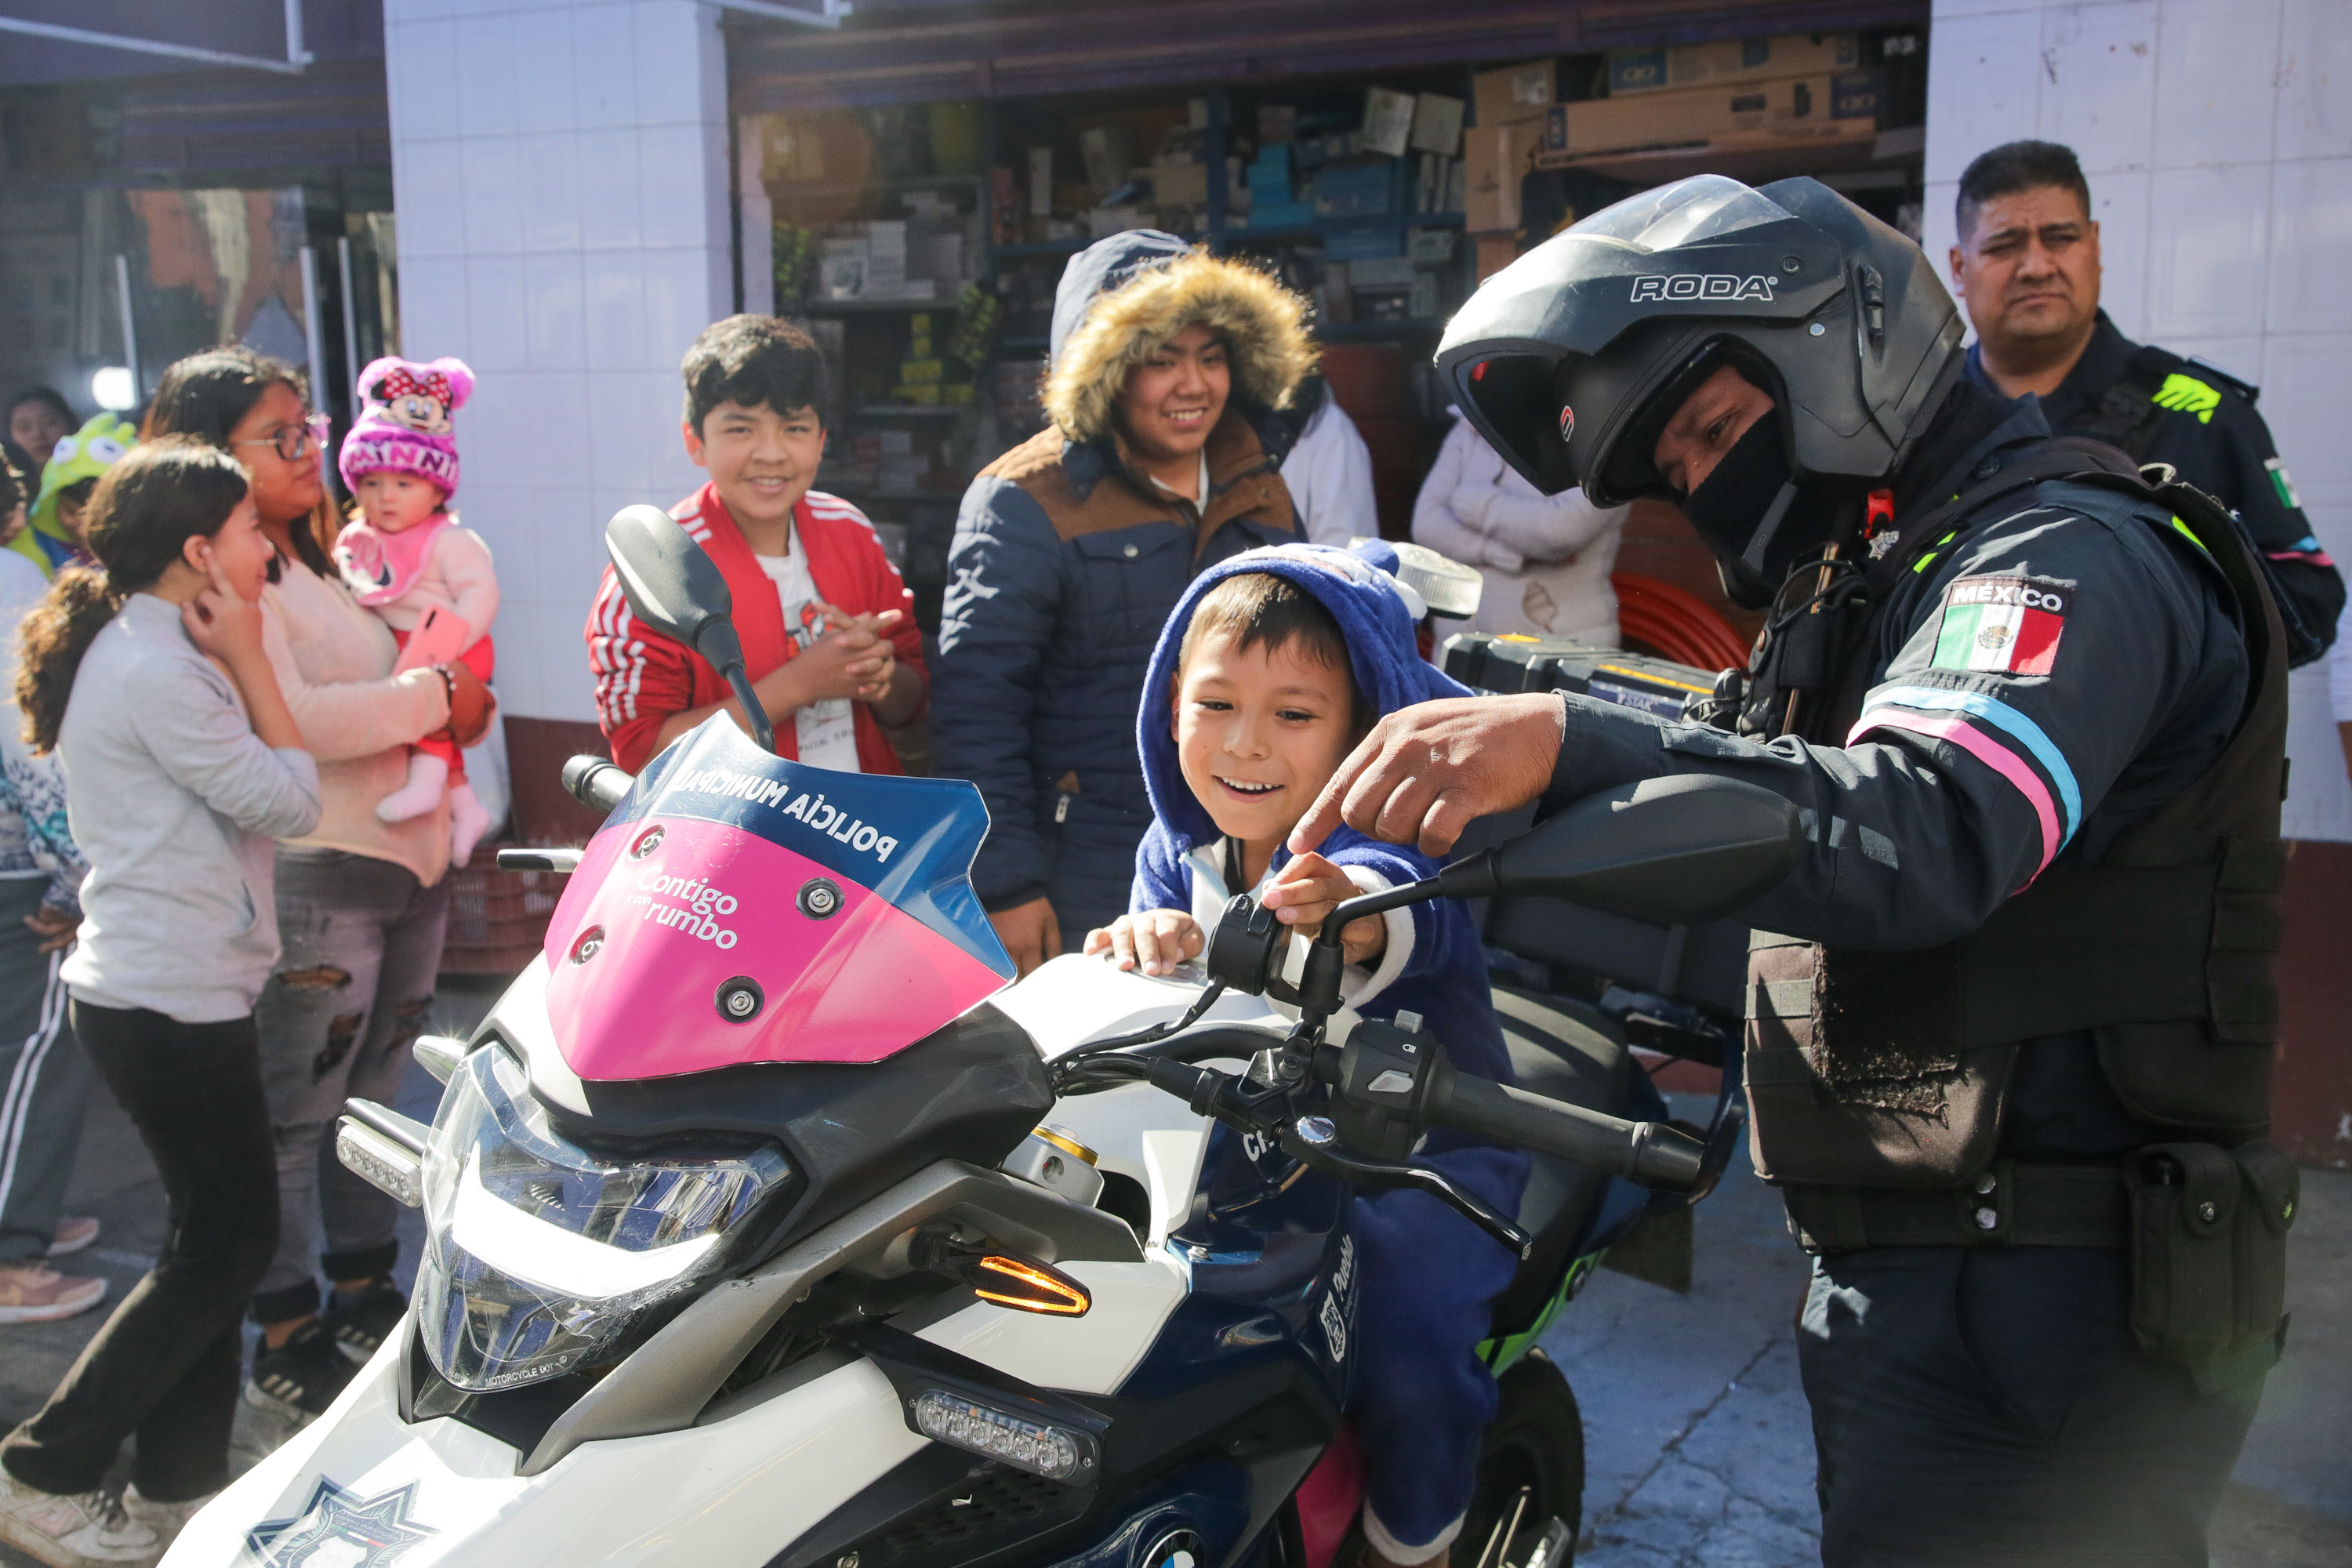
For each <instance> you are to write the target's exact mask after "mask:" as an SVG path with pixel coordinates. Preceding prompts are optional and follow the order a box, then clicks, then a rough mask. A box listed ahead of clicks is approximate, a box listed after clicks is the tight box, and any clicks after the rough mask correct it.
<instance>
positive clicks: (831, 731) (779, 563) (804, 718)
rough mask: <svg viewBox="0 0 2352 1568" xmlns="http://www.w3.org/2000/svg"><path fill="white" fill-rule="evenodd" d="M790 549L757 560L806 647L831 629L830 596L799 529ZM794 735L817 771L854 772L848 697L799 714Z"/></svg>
mask: <svg viewBox="0 0 2352 1568" xmlns="http://www.w3.org/2000/svg"><path fill="white" fill-rule="evenodd" d="M785 548H787V549H788V550H790V551H791V552H792V553H790V554H789V555H759V554H754V555H753V556H752V557H751V559H752V560H754V561H757V562H758V563H760V570H761V571H762V572H765V573H766V574H768V581H769V582H771V583H773V584H775V585H776V603H777V604H778V605H782V608H783V612H784V635H785V636H786V637H790V638H792V640H793V647H795V648H805V647H808V646H809V645H810V644H811V643H813V642H814V641H816V639H817V638H819V637H823V636H824V631H825V625H824V611H822V610H820V609H819V608H817V606H818V605H822V604H823V603H824V595H822V594H819V593H818V592H817V591H816V580H815V579H814V578H813V577H811V576H810V575H809V569H808V557H807V556H805V555H803V554H802V553H801V533H800V530H799V528H798V527H794V528H793V531H792V537H791V540H790V541H789V542H788V543H787V544H786V546H785ZM793 732H794V737H795V739H796V740H797V741H798V742H799V744H800V753H801V761H802V762H803V763H808V764H809V765H810V766H811V767H818V768H832V769H834V770H835V772H837V773H856V772H858V771H859V770H858V766H857V721H856V716H855V710H854V709H853V708H852V706H851V704H850V700H849V699H848V698H846V697H832V698H827V699H826V700H824V701H822V702H812V703H810V704H809V705H808V706H807V707H805V708H803V709H802V710H800V711H798V712H797V713H794V714H793Z"/></svg>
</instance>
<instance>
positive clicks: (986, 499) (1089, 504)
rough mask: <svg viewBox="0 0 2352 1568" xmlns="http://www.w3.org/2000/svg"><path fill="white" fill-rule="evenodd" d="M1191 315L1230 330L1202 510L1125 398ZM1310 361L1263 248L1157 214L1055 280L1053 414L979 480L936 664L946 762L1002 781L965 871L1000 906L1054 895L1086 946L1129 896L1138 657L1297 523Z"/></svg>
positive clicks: (936, 705)
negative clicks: (1301, 394) (1295, 408)
mask: <svg viewBox="0 0 2352 1568" xmlns="http://www.w3.org/2000/svg"><path fill="white" fill-rule="evenodd" d="M1194 322H1200V323H1202V324H1203V325H1206V326H1208V327H1210V328H1212V329H1213V330H1214V331H1217V332H1218V333H1219V334H1220V335H1221V336H1222V337H1223V339H1224V342H1225V344H1226V350H1227V355H1228V361H1229V363H1230V364H1231V365H1232V369H1233V394H1232V396H1231V398H1230V399H1229V401H1228V402H1227V405H1226V409H1225V414H1224V416H1223V418H1222V419H1221V420H1220V421H1219V422H1218V424H1217V426H1216V427H1215V428H1214V429H1213V431H1212V432H1211V433H1210V437H1209V441H1208V446H1207V447H1206V456H1207V458H1208V462H1209V487H1210V495H1209V504H1208V506H1207V508H1206V509H1205V510H1197V509H1195V508H1194V507H1193V505H1192V503H1191V502H1190V501H1189V500H1181V499H1179V498H1177V497H1174V496H1171V495H1170V494H1168V492H1166V491H1164V490H1161V489H1157V488H1156V487H1154V486H1153V485H1152V483H1151V481H1150V479H1146V478H1144V477H1143V475H1142V474H1141V473H1140V472H1139V470H1138V469H1137V468H1136V467H1135V466H1134V464H1133V463H1132V462H1131V461H1130V460H1129V453H1128V449H1127V446H1126V443H1125V440H1124V438H1123V437H1121V436H1120V435H1119V433H1118V430H1117V429H1116V428H1115V426H1114V424H1113V420H1112V411H1113V410H1114V409H1115V408H1116V406H1117V404H1118V395H1119V392H1120V389H1121V388H1122V387H1123V386H1124V384H1125V382H1126V377H1127V373H1128V371H1129V369H1130V368H1131V367H1133V366H1134V365H1137V364H1139V363H1142V362H1143V361H1144V360H1146V359H1148V358H1149V357H1150V355H1151V354H1152V353H1154V352H1155V351H1156V350H1157V349H1158V348H1159V346H1160V344H1161V343H1163V342H1166V341H1167V340H1168V339H1169V338H1171V337H1172V336H1174V335H1175V334H1176V333H1177V332H1179V331H1182V330H1183V329H1184V328H1185V327H1187V326H1189V325H1192V323H1194ZM1313 362H1314V351H1313V349H1312V348H1311V346H1310V345H1309V343H1308V341H1307V334H1306V331H1305V328H1304V327H1303V325H1302V324H1301V320H1300V301H1299V300H1298V299H1297V296H1295V295H1292V294H1290V293H1289V292H1288V291H1286V290H1285V289H1283V288H1282V287H1281V286H1280V285H1279V284H1277V283H1276V282H1275V281H1274V280H1273V279H1270V278H1268V277H1266V276H1265V274H1264V273H1261V272H1258V271H1256V270H1255V269H1254V268H1248V267H1246V266H1244V265H1242V264H1240V263H1236V262H1232V261H1225V260H1220V259H1218V258H1213V257H1211V256H1209V255H1207V254H1205V253H1203V252H1199V251H1194V250H1192V248H1191V247H1188V246H1186V245H1185V243H1184V242H1183V241H1182V240H1181V239H1178V238H1176V237H1174V236H1172V235H1166V234H1160V233H1158V232H1156V231H1152V230H1148V229H1147V230H1139V231H1135V232H1132V233H1128V234H1121V235H1117V236H1114V237H1111V238H1109V239H1106V240H1103V241H1100V242H1099V243H1097V244H1096V245H1095V246H1093V247H1091V248H1089V249H1087V250H1086V251H1083V252H1081V253H1080V254H1079V255H1077V256H1076V257H1074V258H1072V259H1071V261H1070V265H1069V268H1068V269H1067V270H1066V272H1065V273H1064V274H1063V278H1062V284H1061V288H1060V289H1059V291H1058V292H1057V293H1056V295H1055V309H1054V333H1053V345H1052V361H1051V363H1052V369H1051V371H1050V373H1049V374H1048V376H1047V379H1046V385H1045V406H1046V410H1047V412H1048V414H1050V415H1051V416H1052V417H1053V419H1054V424H1053V425H1052V426H1049V427H1047V429H1045V431H1044V432H1043V433H1042V434H1040V435H1039V436H1037V437H1035V438H1034V440H1031V441H1028V442H1026V443H1024V444H1023V445H1022V446H1020V447H1014V448H1013V450H1012V451H1010V452H1008V453H1006V454H1005V455H1004V456H1003V457H1002V458H998V459H997V460H996V461H995V462H994V463H992V464H991V465H990V466H989V467H988V468H986V469H984V470H983V471H982V473H981V475H980V477H979V478H978V479H974V480H973V481H972V485H971V489H970V490H969V491H967V492H966V494H965V496H964V499H963V508H962V510H961V514H960V515H959V516H958V518H957V520H956V533H955V542H954V544H953V546H952V547H951V549H950V554H949V558H948V570H949V584H948V591H947V600H946V605H945V608H944V610H943V613H942V615H941V617H940V658H939V663H938V665H937V666H936V667H935V669H934V673H933V677H932V682H933V684H932V694H931V731H932V737H933V745H934V758H935V765H936V766H937V768H938V771H939V772H940V773H942V774H944V775H947V776H950V777H955V778H967V779H970V780H971V781H972V782H973V783H974V784H978V785H979V786H980V789H981V793H982V795H983V796H984V797H985V798H986V800H987V802H988V811H989V819H990V821H989V832H988V838H987V841H986V842H985V843H984V844H983V845H982V847H981V851H980V858H979V860H978V862H977V863H976V864H975V865H974V866H973V868H972V882H973V885H974V887H975V888H976V889H978V891H979V893H980V897H981V901H982V904H983V905H985V906H986V907H987V908H988V909H989V910H992V911H994V910H1006V909H1011V908H1013V906H1014V905H1017V904H1022V903H1026V902H1028V901H1029V900H1032V899H1034V898H1036V897H1038V896H1039V895H1041V894H1042V895H1045V896H1046V897H1048V898H1050V899H1051V900H1052V901H1053V905H1054V910H1055V917H1056V919H1057V920H1058V921H1059V922H1060V925H1061V931H1062V939H1063V942H1064V945H1065V946H1066V947H1067V948H1069V949H1071V950H1073V951H1075V950H1076V947H1077V946H1078V944H1079V943H1080V942H1083V941H1084V940H1085V937H1086V933H1087V931H1088V930H1089V929H1091V928H1093V927H1095V926H1099V925H1107V924H1108V923H1109V922H1110V921H1113V920H1115V919H1117V918H1118V916H1119V915H1121V914H1124V913H1125V912H1126V911H1127V894H1128V887H1129V882H1130V881H1131V879H1133V876H1134V871H1135V847H1136V845H1137V843H1138V842H1139V840H1140V839H1141V838H1142V837H1143V831H1144V829H1145V828H1146V827H1148V826H1150V824H1151V806H1150V801H1149V799H1148V798H1147V797H1146V795H1145V794H1144V787H1143V770H1142V766H1141V763H1140V762H1139V759H1138V757H1137V756H1136V752H1135V729H1134V724H1135V711H1136V707H1137V704H1138V702H1139V700H1140V699H1141V696H1142V692H1143V676H1144V669H1145V668H1146V666H1147V665H1148V664H1149V663H1150V658H1151V649H1152V646H1153V644H1154V643H1156V642H1157V641H1158V639H1159V637H1160V627H1161V626H1163V625H1165V624H1166V622H1167V619H1168V616H1169V615H1170V613H1171V611H1173V610H1174V608H1175V607H1176V601H1177V600H1178V599H1179V598H1180V597H1181V595H1183V592H1184V588H1185V585H1186V584H1188V583H1190V582H1191V581H1192V577H1193V575H1194V574H1197V573H1199V572H1200V571H1202V570H1203V569H1204V568H1206V567H1208V566H1211V565H1213V564H1215V563H1218V562H1220V561H1223V560H1225V559H1226V558H1228V557H1229V556H1232V555H1234V554H1237V553H1239V552H1242V551H1244V550H1250V549H1255V547H1257V546H1258V545H1261V544H1269V543H1279V542H1284V541H1286V540H1291V539H1295V538H1297V536H1298V527H1297V516H1296V512H1295V510H1294V508H1293V507H1292V505H1291V501H1290V492H1289V491H1288V490H1286V489H1284V487H1283V483H1282V476H1281V474H1280V473H1279V472H1278V471H1277V470H1278V468H1280V465H1281V462H1282V458H1283V457H1284V455H1285V454H1286V453H1287V452H1288V450H1289V447H1290V441H1291V436H1290V432H1289V430H1288V428H1287V427H1286V426H1285V425H1284V424H1283V422H1282V421H1281V420H1280V419H1279V418H1278V417H1276V413H1275V410H1276V408H1278V407H1280V406H1282V405H1284V404H1286V403H1287V402H1288V400H1289V397H1290V393H1291V390H1292V389H1293V388H1294V387H1295V386H1296V385H1297V383H1298V381H1299V380H1300V378H1301V377H1303V376H1304V375H1305V374H1307V371H1308V370H1309V369H1310V368H1311V367H1312V365H1313Z"/></svg>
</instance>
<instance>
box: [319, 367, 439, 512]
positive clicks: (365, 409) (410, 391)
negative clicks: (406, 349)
mask: <svg viewBox="0 0 2352 1568" xmlns="http://www.w3.org/2000/svg"><path fill="white" fill-rule="evenodd" d="M357 390H358V392H359V396H360V416H359V418H358V419H357V420H356V421H354V422H353V424H352V428H351V433H350V434H349V435H347V436H345V437H343V448H342V451H341V454H340V455H339V456H338V457H337V458H336V461H335V466H336V467H337V468H340V469H341V471H342V476H343V483H344V484H346V485H348V486H350V487H351V488H352V489H355V490H356V489H359V483H360V480H361V479H362V478H363V477H364V476H366V475H368V474H374V473H385V472H390V473H395V474H415V475H416V476H418V477H419V478H420V479H427V480H430V481H431V482H432V483H434V484H436V485H438V486H439V487H440V488H441V492H442V494H443V495H444V496H445V497H446V496H452V495H455V494H457V437H455V436H453V435H452V434H451V433H450V421H449V416H450V415H451V414H453V413H455V412H456V411H457V409H459V408H462V407H464V406H465V403H466V399H467V397H468V396H470V395H472V393H473V390H474V373H473V372H472V371H470V370H468V369H467V368H466V362H465V361H463V360H459V359H449V358H446V357H445V358H442V359H436V360H434V361H432V362H431V363H419V362H417V361H415V360H405V359H394V358H390V357H387V358H384V359H380V360H377V361H376V362H375V363H373V364H371V365H369V366H368V367H367V369H365V370H363V371H362V372H360V378H359V382H358V384H357Z"/></svg>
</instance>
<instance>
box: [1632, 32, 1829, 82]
mask: <svg viewBox="0 0 2352 1568" xmlns="http://www.w3.org/2000/svg"><path fill="white" fill-rule="evenodd" d="M1861 63H1862V47H1861V40H1860V38H1859V37H1856V36H1855V35H1854V34H1853V33H1782V34H1780V35H1779V36H1777V37H1769V38H1718V39H1716V40H1714V41H1713V42H1710V43H1705V44H1669V45H1660V46H1659V47H1655V48H1647V49H1612V50H1611V51H1610V54H1609V96H1610V97H1612V98H1623V97H1625V96H1627V95H1628V94H1632V93H1641V92H1659V91H1665V90H1670V89H1675V88H1684V87H1719V86H1722V85H1723V84H1725V83H1727V82H1736V81H1769V80H1771V79H1773V78H1776V77H1791V76H1814V75H1819V74H1821V73H1822V72H1825V71H1845V70H1852V69H1853V68H1855V67H1856V66H1858V65H1860V64H1861Z"/></svg>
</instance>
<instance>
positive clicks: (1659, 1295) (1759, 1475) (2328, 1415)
mask: <svg viewBox="0 0 2352 1568" xmlns="http://www.w3.org/2000/svg"><path fill="white" fill-rule="evenodd" d="M1708 1109H1709V1107H1708V1106H1707V1105H1706V1104H1705V1103H1703V1102H1701V1101H1698V1100H1692V1099H1689V1098H1687V1097H1681V1096H1677V1097H1676V1099H1675V1112H1676V1114H1678V1115H1681V1116H1684V1117H1687V1118H1690V1119H1692V1120H1704V1119H1705V1115H1706V1110H1708ZM2303 1180H2304V1190H2303V1212H2302V1214H2301V1215H2300V1216H2299V1217H2298V1218H2297V1220H2296V1222H2295V1226H2294V1230H2293V1232H2291V1233H2290V1254H2289V1263H2288V1276H2287V1278H2288V1286H2287V1307H2288V1310H2290V1311H2291V1312H2292V1313H2293V1314H2294V1322H2293V1324H2292V1326H2291V1327H2290V1329H2289V1331H2288V1342H2287V1352H2286V1359H2285V1360H2284V1362H2282V1363H2280V1364H2279V1367H2278V1369H2277V1370H2276V1371H2274V1372H2273V1373H2272V1374H2271V1377H2270V1382H2269V1384H2268V1386H2267V1388H2266V1389H2265V1390H2264V1394H2263V1405H2262V1413H2261V1415H2259V1416H2258V1417H2257V1418H2256V1420H2255V1422H2254V1426H2253V1429H2252V1432H2251V1433H2249V1434H2248V1435H2247V1438H2246V1447H2245V1449H2244V1452H2243V1454H2242V1457H2241V1458H2240V1459H2239V1461H2238V1468H2237V1470H2236V1473H2235V1475H2234V1477H2233V1478H2232V1480H2231V1487H2230V1490H2229V1493H2228V1496H2227V1498H2226V1499H2225V1500H2224V1503H2223V1505H2222V1510H2221V1514H2220V1516H2219V1517H2218V1518H2217V1520H2216V1521H2215V1527H2214V1531H2213V1538H2212V1541H2213V1562H2214V1563H2215V1564H2217V1568H2352V1174H2347V1173H2343V1172H2328V1171H2309V1170H2307V1171H2305V1173H2304V1177H2303ZM1694 1224H1695V1258H1694V1261H1693V1267H1692V1270H1691V1274H1692V1289H1691V1292H1690V1294H1689V1295H1687V1296H1676V1295H1674V1294H1672V1293H1670V1292H1668V1291H1665V1290H1662V1289H1658V1288H1657V1287H1656V1286H1654V1285H1646V1284H1643V1283H1642V1282H1640V1281H1638V1280H1635V1279H1628V1278H1626V1277H1625V1276H1623V1275H1621V1274H1615V1273H1612V1272H1610V1271H1608V1270H1606V1269H1603V1270H1601V1271H1600V1272H1599V1273H1597V1274H1596V1275H1595V1276H1594V1277H1593V1279H1592V1283H1591V1285H1589V1286H1587V1287H1586V1289H1585V1290H1584V1293H1583V1294H1582V1295H1581V1296H1580V1297H1579V1298H1578V1299H1577V1300H1575V1301H1573V1302H1571V1303H1570V1307H1569V1310H1567V1311H1566V1312H1564V1313H1562V1314H1561V1316H1560V1321H1559V1322H1558V1323H1556V1324H1554V1325H1553V1327H1552V1330H1551V1331H1550V1332H1549V1334H1548V1335H1546V1337H1545V1340H1544V1348H1545V1349H1546V1350H1547V1351H1549V1352H1550V1354H1551V1356H1552V1358H1553V1359H1554V1360H1555V1361H1557V1362H1559V1364H1560V1367H1561V1370H1563V1371H1564V1372H1566V1373H1568V1377H1569V1382H1570V1384H1571V1385H1572V1386H1573V1387H1574V1388H1575V1390H1576V1394H1577V1401H1578V1403H1579V1405H1581V1406H1582V1409H1583V1412H1584V1452H1585V1483H1584V1534H1583V1541H1582V1543H1581V1545H1580V1549H1579V1552H1578V1556H1577V1561H1578V1562H1579V1563H1583V1564H1586V1565H1588V1568H1701V1565H1704V1568H1801V1565H1803V1564H1808V1563H1819V1562H1820V1561H1821V1528H1820V1515H1819V1512H1818V1510H1816V1508H1815V1506H1814V1501H1813V1490H1812V1485H1813V1451H1812V1434H1811V1422H1810V1421H1809V1419H1808V1417H1807V1415H1806V1409H1805V1400H1804V1394H1803V1392H1802V1390H1801V1388H1800V1387H1799V1385H1798V1381H1797V1356H1796V1324H1795V1318H1796V1311H1797V1306H1798V1302H1799V1300H1800V1299H1801V1296H1802V1293H1803V1289H1804V1280H1805V1272H1806V1268H1805V1257H1804V1254H1803V1253H1801V1252H1800V1251H1799V1250H1798V1249H1797V1247H1796V1244H1795V1243H1794V1242H1792V1241H1791V1240H1790V1238H1789V1234H1788V1230H1787V1228H1786V1226H1785V1225H1784V1223H1783V1221H1782V1218H1781V1209H1780V1200H1779V1199H1778V1198H1777V1197H1776V1196H1775V1195H1774V1194H1773V1193H1772V1191H1771V1189H1770V1188H1769V1187H1767V1186H1765V1185H1764V1184H1762V1183H1761V1182H1759V1181H1758V1180H1757V1179H1756V1177H1755V1173H1754V1172H1753V1171H1752V1170H1751V1169H1750V1168H1749V1167H1748V1165H1747V1163H1746V1161H1745V1158H1744V1156H1743V1158H1742V1159H1741V1160H1740V1161H1739V1162H1738V1163H1736V1164H1735V1165H1734V1167H1733V1169H1732V1171H1731V1172H1730V1173H1729V1174H1728V1175H1727V1176H1726V1177H1725V1179H1724V1183H1723V1185H1722V1186H1721V1187H1720V1188H1719V1189H1717V1192H1716V1194H1714V1195H1713V1196H1712V1197H1710V1198H1709V1199H1708V1200H1707V1201H1706V1203H1705V1204H1703V1205H1700V1206H1699V1208H1698V1210H1697V1212H1696V1215H1695V1219H1694Z"/></svg>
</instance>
